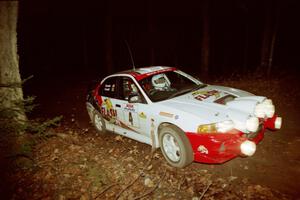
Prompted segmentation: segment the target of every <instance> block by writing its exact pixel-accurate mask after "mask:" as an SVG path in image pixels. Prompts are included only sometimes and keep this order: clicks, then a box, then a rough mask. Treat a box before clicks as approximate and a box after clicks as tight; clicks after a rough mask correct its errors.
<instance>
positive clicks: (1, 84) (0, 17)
mask: <svg viewBox="0 0 300 200" xmlns="http://www.w3.org/2000/svg"><path fill="white" fill-rule="evenodd" d="M17 18H18V2H17V1H0V47H1V48H0V110H1V114H3V113H6V114H9V115H10V117H11V118H12V119H14V120H16V121H17V122H22V121H24V120H25V119H26V116H25V113H24V110H23V109H22V108H21V106H20V102H22V101H23V91H22V83H21V77H20V72H19V62H18V54H17V29H16V28H17ZM4 111H5V112H4Z"/></svg>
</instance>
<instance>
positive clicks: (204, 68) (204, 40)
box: [201, 0, 210, 76]
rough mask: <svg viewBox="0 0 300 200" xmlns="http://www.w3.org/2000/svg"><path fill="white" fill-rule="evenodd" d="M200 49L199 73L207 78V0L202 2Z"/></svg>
mask: <svg viewBox="0 0 300 200" xmlns="http://www.w3.org/2000/svg"><path fill="white" fill-rule="evenodd" d="M202 33H203V36H202V47H201V72H202V73H203V75H204V76H208V70H209V52H210V49H209V47H210V45H209V43H210V35H209V0H203V1H202Z"/></svg>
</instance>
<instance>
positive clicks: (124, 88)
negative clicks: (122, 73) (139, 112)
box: [120, 77, 146, 103]
mask: <svg viewBox="0 0 300 200" xmlns="http://www.w3.org/2000/svg"><path fill="white" fill-rule="evenodd" d="M120 81H121V87H120V93H121V94H120V98H121V99H123V100H125V101H128V100H129V95H130V94H138V95H139V96H140V98H141V102H140V103H145V102H146V101H145V99H144V97H143V95H142V94H141V92H140V91H139V89H138V87H137V86H136V84H135V83H134V82H133V80H132V79H131V78H128V77H123V78H121V80H120Z"/></svg>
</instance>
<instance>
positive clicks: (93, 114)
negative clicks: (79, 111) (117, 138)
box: [86, 103, 107, 133]
mask: <svg viewBox="0 0 300 200" xmlns="http://www.w3.org/2000/svg"><path fill="white" fill-rule="evenodd" d="M86 108H87V111H88V114H89V116H90V118H91V121H92V123H93V125H94V126H95V128H96V129H97V131H98V132H99V133H106V132H107V131H106V126H105V121H104V119H103V117H102V115H101V114H100V113H99V112H98V111H97V110H96V109H95V108H94V107H93V106H92V105H91V104H90V103H87V104H86Z"/></svg>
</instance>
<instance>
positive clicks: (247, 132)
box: [86, 66, 282, 168]
mask: <svg viewBox="0 0 300 200" xmlns="http://www.w3.org/2000/svg"><path fill="white" fill-rule="evenodd" d="M86 106H87V110H88V113H89V116H90V118H91V121H92V123H93V124H94V125H95V128H96V129H97V130H98V131H99V132H100V133H105V132H114V133H117V134H120V135H123V136H126V137H129V138H131V139H134V140H137V141H140V142H143V143H146V144H149V145H152V147H153V148H160V149H161V151H162V153H163V155H164V157H165V159H166V160H167V162H168V163H169V164H170V165H172V166H174V167H180V168H181V167H185V166H187V165H188V164H190V163H191V162H193V161H196V162H202V163H224V162H226V161H228V160H230V159H233V158H235V157H237V156H252V155H253V154H254V153H255V151H256V144H258V143H259V142H260V141H261V140H262V139H263V137H264V133H265V131H266V129H273V130H275V129H280V128H281V123H282V118H281V117H279V116H277V115H276V114H275V107H274V105H273V103H272V100H270V99H268V98H266V97H263V96H255V95H254V94H251V93H249V92H246V91H242V90H239V89H234V88H230V87H223V86H215V85H208V84H205V83H203V82H201V81H199V80H197V79H196V78H194V77H192V76H191V75H188V74H186V73H184V72H182V71H180V70H179V69H177V68H174V67H162V66H152V67H145V68H138V69H132V70H128V71H123V72H119V73H116V74H113V75H110V76H108V77H106V78H104V79H103V80H102V81H101V82H99V83H98V85H97V86H96V87H95V88H94V89H93V90H92V91H91V92H90V93H89V94H88V96H87V102H86Z"/></svg>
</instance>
